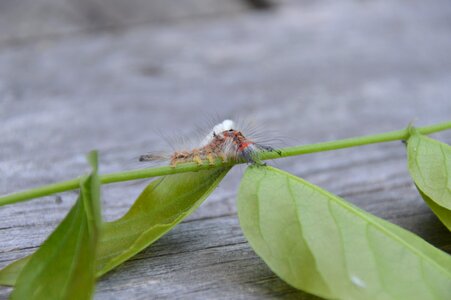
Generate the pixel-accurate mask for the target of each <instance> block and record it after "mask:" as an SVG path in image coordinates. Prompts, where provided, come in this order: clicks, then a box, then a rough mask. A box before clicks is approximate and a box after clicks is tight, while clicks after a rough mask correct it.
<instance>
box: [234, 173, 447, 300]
mask: <svg viewBox="0 0 451 300" xmlns="http://www.w3.org/2000/svg"><path fill="white" fill-rule="evenodd" d="M238 215H239V219H240V224H241V227H242V229H243V232H244V234H245V236H246V238H247V239H248V241H249V243H250V244H251V246H252V248H253V249H254V250H255V251H256V252H257V254H258V255H259V256H261V257H262V258H263V260H264V261H265V262H266V263H267V264H268V266H269V267H270V268H271V269H272V270H273V271H274V272H275V273H276V274H277V275H278V276H279V277H281V278H282V279H283V280H285V281H286V282H288V283H289V284H290V285H292V286H294V287H296V288H299V289H302V290H304V291H307V292H309V293H312V294H315V295H318V296H321V297H325V298H333V299H450V297H451V257H450V256H449V255H447V254H446V253H444V252H442V251H440V250H438V249H436V248H434V247H433V246H431V245H429V244H428V243H427V242H425V241H424V240H422V239H420V238H419V237H417V236H416V235H414V234H412V233H410V232H408V231H406V230H404V229H402V228H400V227H398V226H396V225H393V224H391V223H388V222H386V221H384V220H382V219H379V218H377V217H375V216H373V215H371V214H368V213H366V212H365V211H363V210H361V209H359V208H357V207H355V206H353V205H352V204H350V203H348V202H346V201H345V200H343V199H341V198H339V197H338V196H335V195H333V194H330V193H329V192H327V191H325V190H323V189H321V188H319V187H317V186H315V185H313V184H311V183H308V182H306V181H304V180H302V179H300V178H298V177H295V176H293V175H291V174H288V173H286V172H283V171H280V170H277V169H274V168H270V167H264V168H263V167H250V168H248V169H247V171H246V173H245V175H244V178H243V180H242V182H241V186H240V191H239V196H238Z"/></svg>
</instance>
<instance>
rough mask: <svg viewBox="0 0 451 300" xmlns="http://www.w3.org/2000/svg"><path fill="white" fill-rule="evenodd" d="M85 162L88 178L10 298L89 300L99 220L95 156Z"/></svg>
mask: <svg viewBox="0 0 451 300" xmlns="http://www.w3.org/2000/svg"><path fill="white" fill-rule="evenodd" d="M88 159H89V161H90V163H91V165H92V167H93V171H92V173H91V175H89V176H87V177H85V178H84V179H83V180H82V181H81V185H80V187H81V191H80V196H79V198H78V200H77V202H76V203H75V205H74V206H73V208H72V209H71V210H70V212H69V213H68V215H67V216H66V218H65V219H64V220H63V221H62V222H61V224H60V225H59V226H58V227H57V228H56V229H55V231H54V232H53V233H52V234H51V235H50V236H49V237H48V239H47V240H46V241H45V242H44V243H43V244H42V245H41V247H40V248H39V249H38V250H37V251H36V252H35V253H34V254H33V255H32V256H31V257H30V258H29V260H27V261H28V262H27V263H26V265H25V267H24V268H23V269H22V271H21V272H20V274H19V277H18V278H17V282H16V286H15V288H14V290H13V292H12V294H11V299H12V300H14V299H27V300H28V299H90V298H91V297H92V294H93V291H94V285H95V257H96V248H97V240H98V232H99V226H100V224H101V217H100V204H99V203H100V201H99V198H100V192H99V191H100V181H99V178H98V176H97V154H96V153H95V152H92V153H91V154H90V155H89V156H88Z"/></svg>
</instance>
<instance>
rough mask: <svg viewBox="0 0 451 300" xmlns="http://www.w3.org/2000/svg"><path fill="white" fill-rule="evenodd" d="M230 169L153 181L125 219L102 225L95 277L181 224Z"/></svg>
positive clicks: (16, 269) (11, 276)
mask: <svg viewBox="0 0 451 300" xmlns="http://www.w3.org/2000/svg"><path fill="white" fill-rule="evenodd" d="M229 170H230V168H219V169H212V170H205V171H199V172H196V173H183V174H177V175H172V176H167V177H162V178H159V179H158V180H156V181H153V182H152V183H150V184H149V185H148V186H147V187H146V188H145V189H144V191H143V192H142V193H141V195H140V196H139V197H138V199H136V201H135V203H134V204H133V206H132V207H131V208H130V210H129V211H128V212H127V213H126V214H125V215H124V216H123V217H122V218H120V219H118V220H116V221H113V222H107V223H104V225H103V226H102V232H101V238H100V241H99V246H98V254H97V259H96V270H97V271H96V276H97V277H99V276H101V275H103V274H105V273H106V272H108V271H110V270H111V269H113V268H114V267H116V266H117V265H119V264H121V263H123V262H124V261H126V260H127V259H129V258H130V257H132V256H134V255H135V254H137V253H138V252H140V251H141V250H143V249H145V248H146V247H148V246H149V245H151V244H152V243H153V242H155V241H156V240H158V239H159V238H160V237H161V236H162V235H164V234H165V233H166V232H168V231H169V230H171V229H172V228H173V227H174V226H176V225H177V224H178V223H180V222H181V221H182V220H183V219H184V218H185V217H187V216H188V215H189V214H191V213H192V212H193V211H194V210H195V209H196V208H198V207H199V205H200V204H201V203H202V202H203V201H204V200H205V199H206V198H207V197H208V195H209V194H210V193H211V192H212V191H213V190H214V189H215V188H216V187H217V185H218V184H219V182H220V181H221V180H222V178H223V177H224V176H225V175H226V174H227V172H228V171H229ZM28 259H29V257H25V258H23V259H21V260H18V261H16V262H14V263H12V264H10V265H9V266H7V267H6V268H4V269H3V270H0V284H3V285H11V286H12V285H14V284H15V282H16V279H17V276H18V275H19V273H20V271H21V269H22V268H23V267H24V266H25V264H26V262H27V261H28Z"/></svg>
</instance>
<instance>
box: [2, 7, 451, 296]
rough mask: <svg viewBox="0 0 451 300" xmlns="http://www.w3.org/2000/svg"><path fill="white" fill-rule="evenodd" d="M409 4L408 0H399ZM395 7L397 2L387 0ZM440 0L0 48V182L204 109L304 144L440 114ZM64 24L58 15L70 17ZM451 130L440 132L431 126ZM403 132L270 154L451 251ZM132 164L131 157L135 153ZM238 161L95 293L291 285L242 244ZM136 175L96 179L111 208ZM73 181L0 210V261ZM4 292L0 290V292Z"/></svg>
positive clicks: (115, 211) (41, 227) (42, 171)
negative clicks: (394, 139) (185, 215)
mask: <svg viewBox="0 0 451 300" xmlns="http://www.w3.org/2000/svg"><path fill="white" fill-rule="evenodd" d="M406 5H408V6H406ZM394 11H396V14H394V13H392V12H394ZM450 16H451V4H450V3H448V1H436V2H434V5H430V4H428V3H423V2H422V1H414V2H409V4H406V3H405V2H404V1H401V0H399V1H378V2H361V1H341V2H339V3H330V2H326V1H315V2H312V3H310V2H309V3H308V4H305V5H304V4H287V6H282V7H280V8H279V9H278V10H275V11H271V12H268V13H266V14H250V15H244V14H239V15H234V16H233V17H232V18H229V19H226V18H221V19H218V20H212V19H200V20H196V21H192V22H189V21H184V22H183V23H175V24H170V23H165V24H159V25H152V26H139V27H130V28H128V29H124V30H123V31H121V32H98V33H95V34H86V35H85V34H79V35H71V36H70V37H68V38H64V39H43V40H37V41H36V42H30V43H28V44H27V45H20V44H16V45H10V46H9V47H7V48H2V49H0V119H1V120H2V126H0V136H1V140H0V194H5V193H9V192H13V191H17V190H20V189H25V188H28V187H32V186H38V185H41V184H46V183H51V182H55V181H60V180H64V179H70V178H72V177H75V176H78V175H79V174H81V173H83V172H84V171H85V170H86V163H85V161H84V153H86V152H88V151H89V150H91V149H92V148H97V149H99V150H100V153H101V171H102V172H111V171H118V170H122V169H125V168H130V167H132V166H133V163H132V159H133V158H134V157H136V156H137V155H139V154H141V153H144V152H147V151H149V150H159V149H161V148H165V144H164V142H163V141H162V139H161V138H160V137H159V136H158V134H156V133H155V129H157V130H161V131H163V132H167V133H169V134H170V133H171V132H173V131H178V132H182V133H185V134H191V133H192V128H193V127H194V125H195V123H198V121H199V119H204V118H205V115H210V114H213V113H220V114H222V115H234V114H242V115H246V116H248V118H250V119H253V120H256V121H258V122H261V123H263V124H264V128H265V129H266V128H268V129H269V130H270V131H277V132H279V134H271V133H268V135H269V136H275V137H279V136H286V137H289V138H287V139H286V142H285V143H286V144H299V143H312V142H319V141H324V140H330V139H337V138H344V137H350V136H354V135H362V134H370V133H378V132H382V131H386V130H393V129H399V128H402V127H404V126H406V125H407V124H408V123H409V122H410V121H412V120H414V119H415V118H418V124H419V125H423V124H431V123H435V122H439V121H443V120H447V119H449V116H450V115H451V101H449V99H450V97H451V86H450V85H449V81H450V79H451V57H450V56H449V53H450V52H451V40H450V39H449V36H450V33H451V26H450V25H451V24H450V23H451V18H450ZM68 22H69V23H70V21H68ZM437 136H438V137H439V138H441V139H442V140H443V141H446V142H448V143H449V142H451V133H449V132H447V133H442V134H439V135H437ZM404 152H405V151H404V146H403V145H402V144H401V143H390V144H384V145H373V146H367V147H364V148H360V149H347V150H340V151H336V152H331V153H319V154H314V155H308V156H304V157H298V158H289V159H283V160H280V161H277V162H274V164H276V166H278V167H280V168H282V169H285V170H288V171H290V172H293V173H295V174H297V175H300V176H302V177H304V178H306V179H308V180H310V181H312V182H313V183H315V184H318V185H320V186H323V187H325V188H327V189H328V190H330V191H332V192H334V193H337V194H339V195H341V196H343V197H345V198H346V199H348V200H350V201H352V202H353V203H356V204H357V205H358V206H360V207H362V208H364V209H366V210H367V211H370V212H372V213H374V214H376V215H378V216H381V217H383V218H386V219H388V220H390V221H392V222H394V223H397V224H400V225H401V226H403V227H405V228H407V229H409V230H412V231H414V232H416V233H417V234H419V235H420V236H421V237H423V238H424V239H426V240H427V241H429V242H431V243H432V244H434V245H436V246H438V247H440V248H442V249H444V250H446V251H448V252H451V237H450V235H449V233H448V232H447V231H446V230H445V228H444V227H443V226H442V225H441V224H440V223H439V221H438V220H437V219H436V218H435V216H434V215H433V214H432V213H431V212H430V210H429V209H428V208H427V206H426V205H425V204H424V203H423V202H422V200H421V199H420V197H419V196H418V193H417V192H416V191H415V189H414V187H413V185H412V184H411V182H410V178H409V175H408V173H407V170H406V168H405V164H406V162H405V153H404ZM135 166H137V165H136V164H135ZM242 170H243V167H238V168H236V170H233V171H232V172H231V174H229V175H228V177H227V178H226V179H225V180H224V182H223V183H221V185H220V188H219V189H218V190H217V191H216V192H215V193H214V194H213V195H212V196H211V197H210V198H209V199H208V200H207V201H206V203H205V204H204V205H203V206H202V207H201V208H200V209H199V210H198V211H197V212H195V213H194V214H193V215H192V216H190V217H189V219H188V221H186V222H184V223H182V224H181V225H180V226H178V227H177V228H176V229H175V230H174V231H172V232H170V233H169V234H168V235H166V236H165V237H163V238H162V239H161V240H160V241H158V242H157V243H156V244H155V245H154V246H152V247H150V248H149V249H146V250H145V251H143V252H142V253H140V254H139V255H138V256H137V257H136V258H134V259H133V260H131V261H129V262H127V263H125V264H124V265H123V266H121V267H120V268H118V269H117V270H115V271H113V272H111V273H110V274H108V275H107V276H106V277H105V278H103V279H102V280H101V281H100V282H99V284H98V289H97V294H96V298H97V299H112V298H113V299H125V298H136V299H148V298H157V297H158V298H184V297H187V296H186V295H189V297H190V298H228V299H231V298H232V299H244V298H246V299H247V298H251V299H252V298H258V299H269V298H299V297H304V298H308V297H307V296H304V295H302V293H299V292H297V291H295V290H293V289H292V288H290V287H289V286H288V285H286V284H284V283H283V282H281V281H280V280H278V279H277V278H276V277H275V276H274V275H273V274H272V273H271V272H270V270H269V269H268V268H267V267H266V266H265V265H264V263H263V262H262V261H261V260H260V259H259V258H258V257H257V256H256V255H255V254H254V253H253V252H252V250H251V249H250V248H249V246H248V245H247V243H245V239H244V237H243V236H242V234H241V232H240V230H239V225H238V222H237V218H236V216H235V213H236V208H235V193H236V189H237V186H238V183H239V180H240V172H241V171H242ZM144 185H145V182H144V181H140V182H133V183H123V184H118V185H111V186H106V187H104V190H103V192H104V193H103V205H104V214H105V217H106V218H107V219H108V220H111V219H114V218H117V217H119V216H120V215H121V214H123V213H124V212H125V211H126V210H127V208H128V207H129V205H130V204H131V203H132V202H133V200H134V199H135V198H136V196H137V195H138V194H139V192H140V190H142V188H143V187H144ZM75 196H76V195H75V193H73V192H71V193H65V194H62V195H61V197H62V203H60V204H57V203H56V201H55V197H54V196H52V197H47V198H43V199H37V200H34V201H31V202H27V203H20V204H17V205H11V206H6V207H1V208H0V241H1V244H0V267H3V266H4V265H6V264H7V263H9V262H10V261H12V260H14V259H16V258H18V257H21V256H23V255H26V254H28V253H30V252H31V251H33V250H34V249H36V247H38V246H39V244H40V243H41V242H42V240H43V239H44V238H45V236H46V235H47V234H48V233H50V232H51V230H52V229H53V228H54V227H55V226H56V225H57V223H58V222H59V220H61V218H63V216H64V214H65V213H66V212H67V211H68V209H69V207H70V206H71V204H72V203H73V201H74V199H75ZM8 293H9V289H6V288H0V299H2V298H5V297H6V295H7V294H8Z"/></svg>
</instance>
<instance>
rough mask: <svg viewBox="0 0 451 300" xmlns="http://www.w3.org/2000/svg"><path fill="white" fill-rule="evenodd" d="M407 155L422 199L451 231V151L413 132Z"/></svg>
mask: <svg viewBox="0 0 451 300" xmlns="http://www.w3.org/2000/svg"><path fill="white" fill-rule="evenodd" d="M407 154H408V166H409V171H410V175H411V176H412V178H413V180H414V182H415V185H416V186H417V188H418V190H419V191H420V194H421V196H422V197H423V199H424V201H425V202H426V203H427V204H428V205H429V207H430V208H431V209H432V211H433V212H434V213H435V214H436V215H437V217H438V218H439V219H440V220H441V221H442V222H443V224H445V226H446V227H447V228H448V229H449V230H451V147H450V146H449V145H447V144H444V143H441V142H439V141H436V140H433V139H431V138H429V137H426V136H424V135H422V134H420V133H419V132H418V131H417V130H415V129H413V128H412V129H411V136H410V138H409V140H408V141H407Z"/></svg>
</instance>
